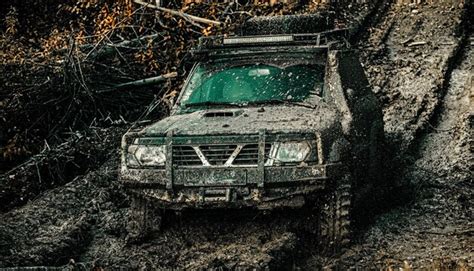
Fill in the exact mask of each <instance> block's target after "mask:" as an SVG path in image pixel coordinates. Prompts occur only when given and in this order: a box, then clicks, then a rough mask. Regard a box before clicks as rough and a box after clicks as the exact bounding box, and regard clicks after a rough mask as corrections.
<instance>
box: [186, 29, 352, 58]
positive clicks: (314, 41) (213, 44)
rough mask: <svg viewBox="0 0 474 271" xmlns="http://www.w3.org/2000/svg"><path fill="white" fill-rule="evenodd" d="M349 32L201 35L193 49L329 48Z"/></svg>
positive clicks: (346, 30) (343, 30)
mask: <svg viewBox="0 0 474 271" xmlns="http://www.w3.org/2000/svg"><path fill="white" fill-rule="evenodd" d="M348 33H349V31H348V29H337V30H331V31H325V32H320V33H310V34H277V35H258V36H230V37H224V36H211V37H201V38H200V39H199V43H198V45H197V47H196V48H195V49H194V50H193V51H194V52H196V53H199V52H205V51H209V50H213V49H225V48H241V47H261V46H283V45H286V46H291V45H312V46H316V47H321V48H327V47H328V45H329V44H330V43H331V42H335V41H341V40H346V39H347V37H348Z"/></svg>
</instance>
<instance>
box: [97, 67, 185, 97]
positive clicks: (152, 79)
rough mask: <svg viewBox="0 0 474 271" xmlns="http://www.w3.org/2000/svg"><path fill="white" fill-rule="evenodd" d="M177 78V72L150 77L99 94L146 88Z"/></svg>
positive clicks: (116, 86)
mask: <svg viewBox="0 0 474 271" xmlns="http://www.w3.org/2000/svg"><path fill="white" fill-rule="evenodd" d="M176 76H178V73H177V72H170V73H167V74H163V75H159V76H155V77H150V78H145V79H140V80H136V81H131V82H127V83H123V84H118V85H115V86H113V87H112V88H110V89H106V90H102V91H99V93H104V92H109V91H112V90H116V89H123V88H127V87H131V86H134V87H139V86H145V85H152V84H155V83H159V82H162V81H164V80H166V79H170V78H174V77H176Z"/></svg>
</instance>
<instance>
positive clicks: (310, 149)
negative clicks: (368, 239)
mask: <svg viewBox="0 0 474 271" xmlns="http://www.w3.org/2000/svg"><path fill="white" fill-rule="evenodd" d="M346 33H347V32H346V31H345V30H332V31H325V32H319V33H299V34H272V35H249V36H231V37H221V36H218V37H207V38H202V39H201V40H200V42H199V45H198V46H197V47H196V48H195V50H193V54H194V56H195V59H196V64H195V65H194V67H193V69H192V71H191V72H190V75H189V77H188V79H187V80H186V82H185V84H184V87H183V90H182V91H181V94H180V96H179V98H178V99H177V102H176V104H175V105H174V108H173V110H172V113H171V115H170V116H169V117H167V118H165V119H163V120H161V121H159V122H156V123H154V124H152V125H151V126H149V127H146V128H144V129H141V130H139V131H133V132H128V133H127V134H125V135H124V137H123V140H122V163H121V172H120V178H121V180H122V181H123V183H124V185H125V187H126V188H127V191H128V192H129V193H130V195H131V198H132V207H131V212H130V222H129V229H128V230H129V233H130V236H131V237H134V238H139V237H142V236H144V235H145V234H146V233H147V232H149V231H150V230H153V229H157V228H159V226H160V224H161V220H162V218H163V212H164V210H182V209H185V208H242V207H250V208H257V209H274V208H280V207H289V208H298V207H302V206H303V205H308V204H315V203H316V206H317V207H318V208H315V210H318V211H317V212H318V216H320V219H319V222H318V223H315V225H314V227H315V228H316V229H317V231H319V233H320V236H319V238H318V240H319V242H321V244H322V245H323V246H327V247H333V248H338V247H340V246H341V245H344V244H345V243H346V242H348V240H349V239H348V238H349V225H350V211H351V201H352V200H353V199H354V195H358V194H359V192H358V191H369V190H370V189H368V188H369V187H370V185H371V184H372V183H373V180H375V179H376V177H375V176H376V173H377V170H378V165H377V163H378V162H380V156H379V152H380V143H381V141H382V138H383V123H382V114H381V109H380V107H379V105H378V104H377V100H376V98H375V97H374V94H373V93H372V91H371V88H370V86H369V83H368V81H367V79H366V76H365V74H364V71H363V69H362V67H361V64H360V63H359V60H358V57H357V56H356V54H355V53H354V51H353V50H351V49H350V48H348V45H347V42H345V39H344V36H345V35H346ZM356 188H357V190H356ZM354 191H356V192H354Z"/></svg>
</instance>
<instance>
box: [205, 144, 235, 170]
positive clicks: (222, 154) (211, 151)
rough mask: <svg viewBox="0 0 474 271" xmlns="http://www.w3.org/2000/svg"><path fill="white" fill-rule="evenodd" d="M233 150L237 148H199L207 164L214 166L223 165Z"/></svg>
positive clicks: (209, 146)
mask: <svg viewBox="0 0 474 271" xmlns="http://www.w3.org/2000/svg"><path fill="white" fill-rule="evenodd" d="M235 148H237V145H204V146H200V147H199V149H200V150H201V152H202V154H204V157H206V159H207V161H208V162H209V164H211V165H214V166H222V165H224V164H225V162H227V160H228V159H229V157H230V155H231V154H232V153H233V152H234V150H235Z"/></svg>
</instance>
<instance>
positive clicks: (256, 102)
mask: <svg viewBox="0 0 474 271" xmlns="http://www.w3.org/2000/svg"><path fill="white" fill-rule="evenodd" d="M247 104H254V105H266V104H269V105H272V104H288V105H297V106H303V107H308V108H312V109H314V108H315V106H314V105H312V104H308V103H304V102H296V101H291V100H276V99H275V100H263V101H252V102H247Z"/></svg>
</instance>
